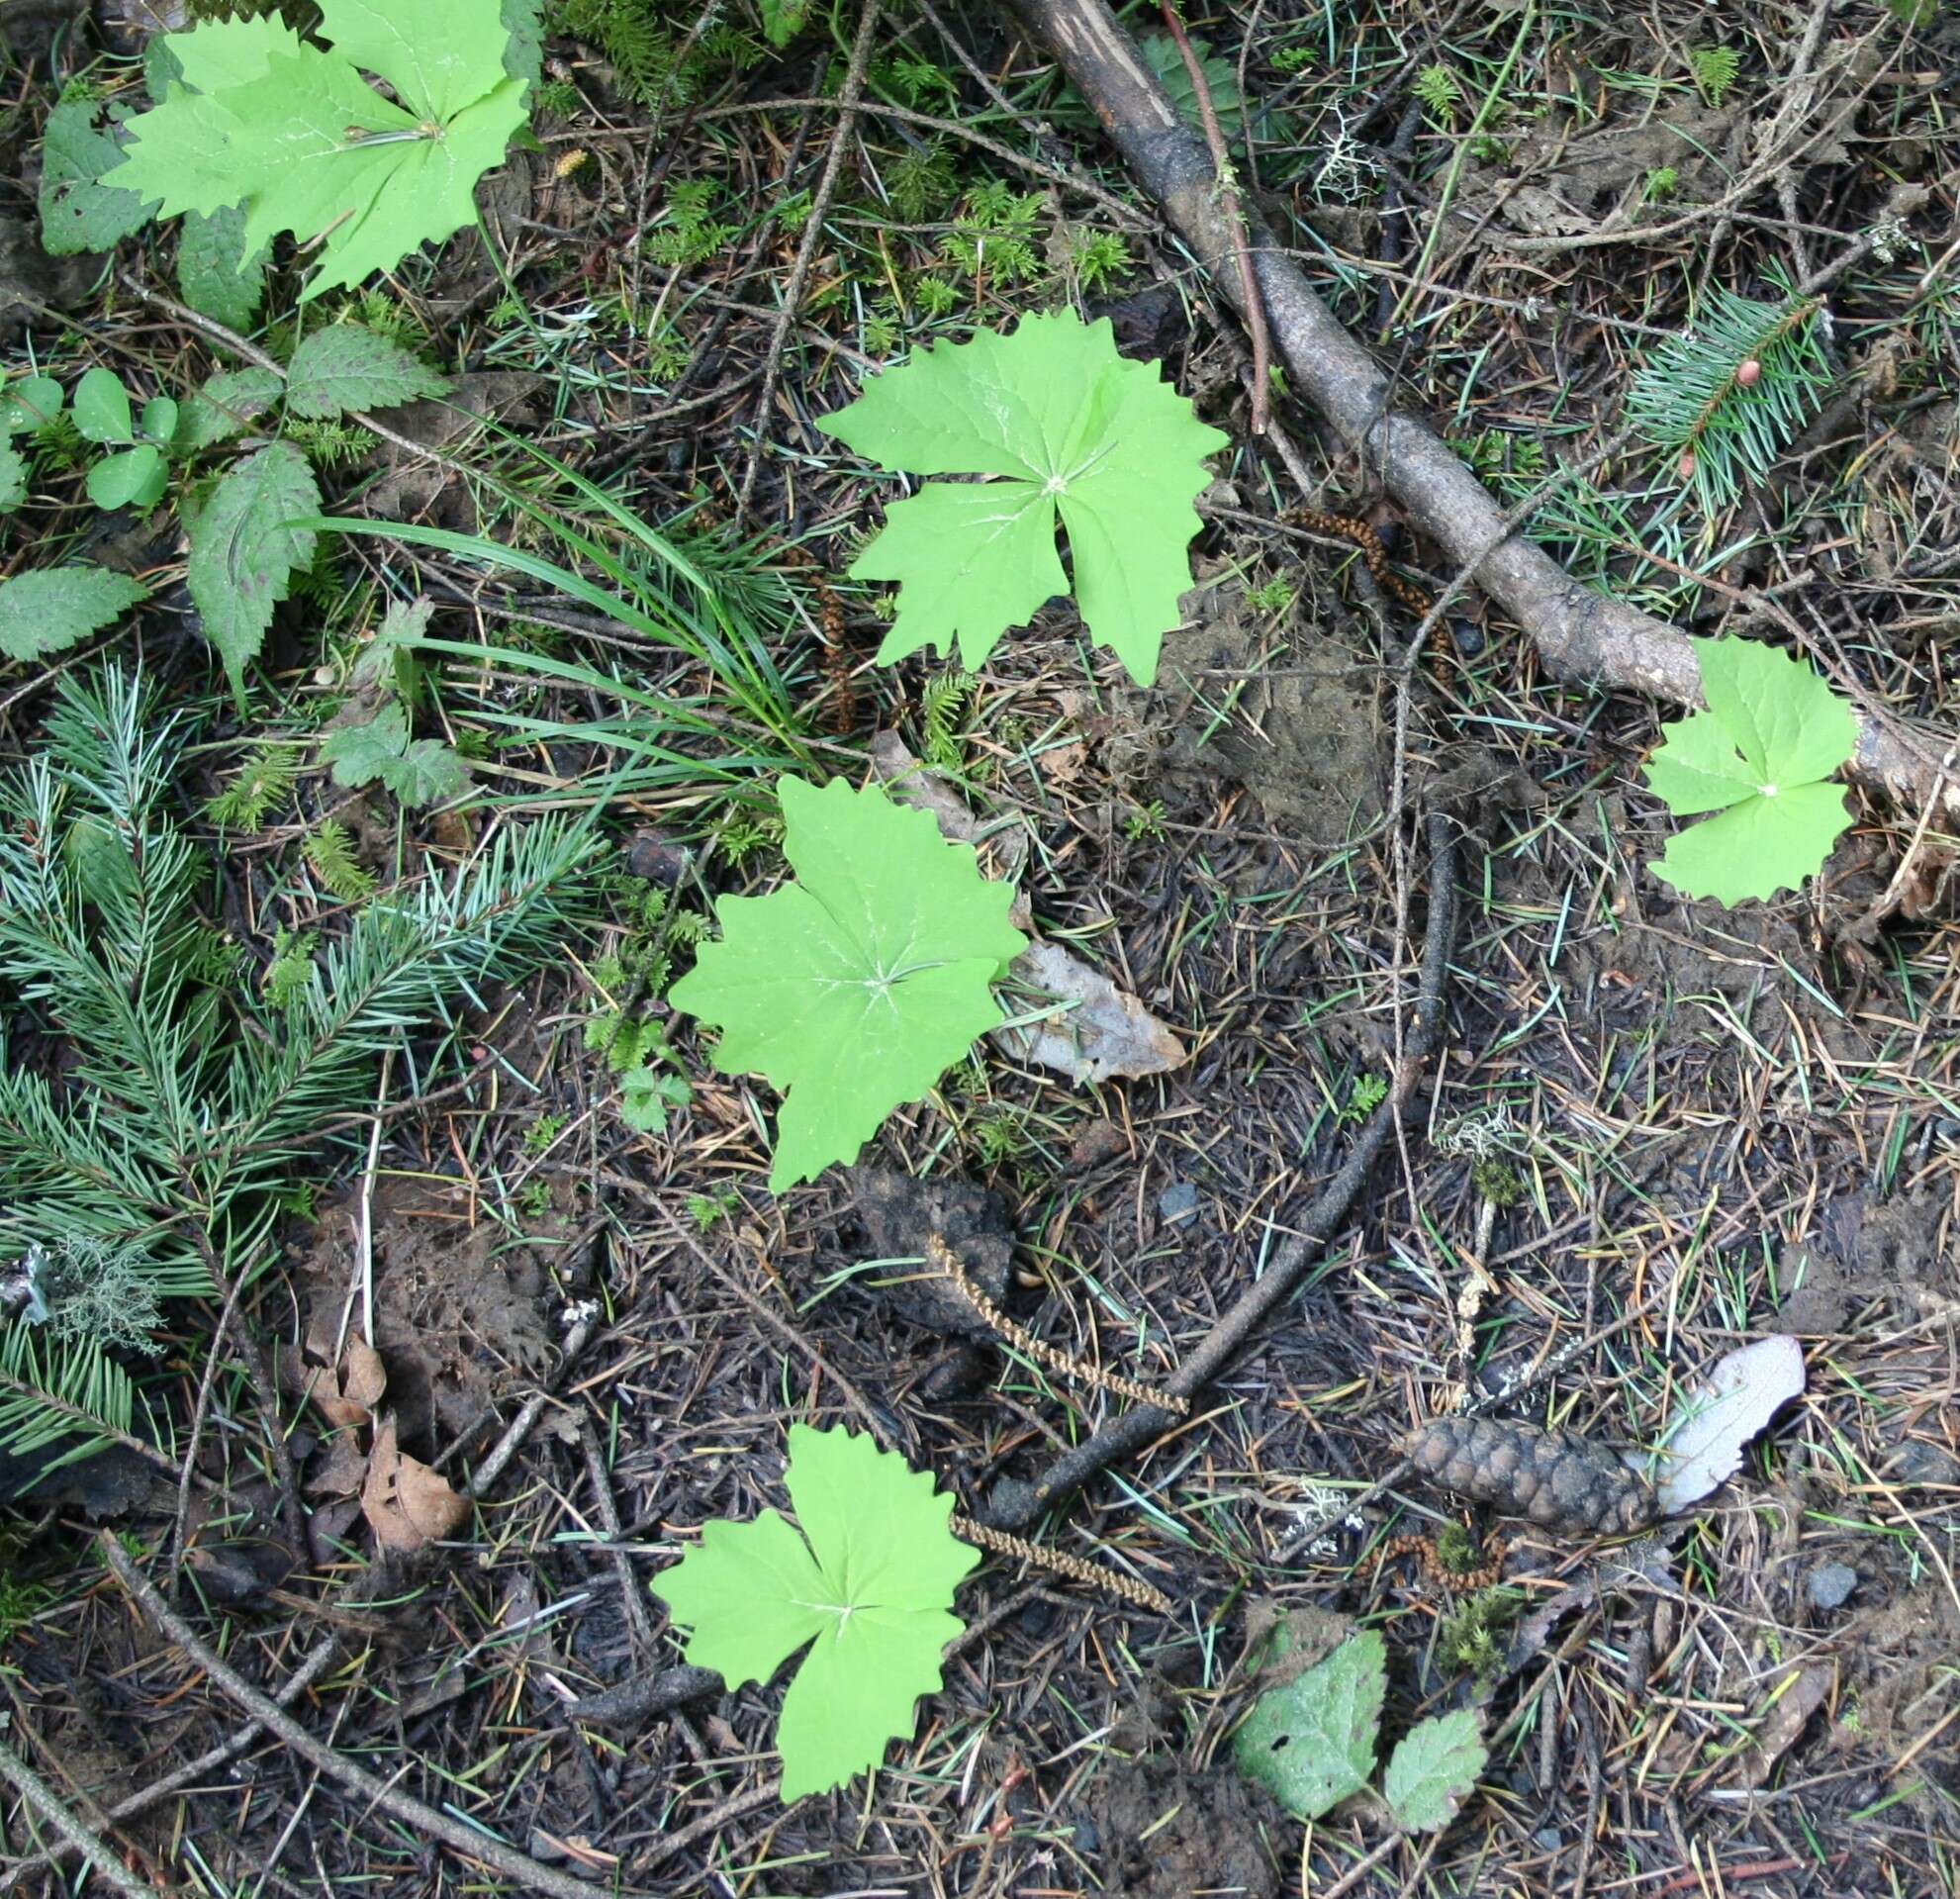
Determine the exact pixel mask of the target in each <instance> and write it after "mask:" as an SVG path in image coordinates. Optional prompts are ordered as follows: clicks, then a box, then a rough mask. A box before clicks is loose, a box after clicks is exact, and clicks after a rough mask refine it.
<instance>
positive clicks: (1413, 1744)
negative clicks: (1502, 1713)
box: [1381, 1708, 1490, 1833]
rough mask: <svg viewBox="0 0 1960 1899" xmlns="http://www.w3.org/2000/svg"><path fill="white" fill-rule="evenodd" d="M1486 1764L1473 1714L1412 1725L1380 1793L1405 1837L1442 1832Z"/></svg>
mask: <svg viewBox="0 0 1960 1899" xmlns="http://www.w3.org/2000/svg"><path fill="white" fill-rule="evenodd" d="M1489 1758H1490V1751H1489V1749H1487V1748H1486V1747H1485V1746H1484V1743H1483V1730H1482V1728H1481V1727H1480V1726H1479V1725H1478V1721H1477V1714H1476V1710H1475V1709H1473V1708H1458V1709H1457V1710H1456V1711H1455V1713H1453V1714H1445V1715H1435V1716H1432V1717H1431V1718H1430V1719H1429V1720H1427V1721H1419V1722H1417V1723H1416V1725H1415V1726H1414V1727H1413V1728H1411V1729H1410V1730H1409V1732H1408V1733H1407V1734H1405V1735H1404V1736H1403V1737H1402V1739H1401V1740H1400V1741H1399V1742H1397V1743H1396V1746H1395V1752H1394V1753H1393V1754H1392V1755H1390V1756H1389V1757H1388V1771H1387V1772H1386V1773H1385V1774H1384V1775H1383V1776H1382V1782H1381V1791H1382V1794H1383V1796H1384V1797H1385V1798H1386V1799H1387V1801H1388V1811H1389V1812H1390V1813H1391V1814H1393V1815H1394V1817H1395V1824H1396V1825H1397V1826H1398V1827H1400V1828H1401V1829H1402V1830H1403V1832H1405V1833H1431V1832H1434V1831H1435V1830H1436V1829H1437V1828H1438V1827H1447V1825H1448V1824H1449V1823H1450V1821H1452V1820H1453V1819H1455V1817H1456V1809H1457V1808H1458V1807H1460V1806H1461V1805H1462V1804H1463V1801H1464V1800H1465V1799H1466V1798H1467V1797H1468V1795H1469V1792H1470V1789H1471V1788H1472V1787H1474V1786H1475V1785H1476V1784H1477V1775H1478V1774H1480V1773H1482V1772H1483V1770H1484V1762H1485V1761H1486V1760H1488V1759H1489Z"/></svg>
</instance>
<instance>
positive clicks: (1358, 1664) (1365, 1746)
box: [1232, 1629, 1388, 1820]
mask: <svg viewBox="0 0 1960 1899" xmlns="http://www.w3.org/2000/svg"><path fill="white" fill-rule="evenodd" d="M1387 1689H1388V1651H1387V1647H1386V1645H1385V1644H1384V1643H1383V1642H1382V1639H1381V1637H1380V1635H1379V1634H1377V1633H1376V1632H1375V1631H1374V1630H1373V1629H1364V1630H1362V1632H1361V1633H1360V1634H1359V1635H1356V1636H1351V1637H1349V1639H1348V1640H1347V1641H1346V1642H1344V1643H1342V1645H1341V1646H1340V1648H1338V1649H1336V1650H1335V1652H1334V1653H1333V1654H1332V1655H1331V1656H1329V1657H1328V1658H1327V1660H1326V1661H1325V1662H1320V1663H1318V1664H1317V1665H1315V1666H1314V1667H1311V1668H1308V1669H1306V1670H1305V1671H1304V1672H1302V1673H1300V1674H1298V1675H1296V1676H1295V1677H1294V1678H1293V1679H1292V1680H1291V1681H1288V1682H1284V1683H1282V1684H1281V1685H1280V1686H1279V1687H1276V1688H1269V1689H1267V1690H1266V1692H1265V1693H1264V1694H1262V1695H1260V1698H1259V1700H1258V1701H1257V1702H1256V1703H1255V1704H1254V1707H1253V1711H1252V1713H1251V1714H1250V1715H1249V1716H1247V1718H1246V1722H1245V1725H1244V1726H1243V1727H1242V1728H1241V1729H1240V1730H1239V1733H1238V1735H1237V1737H1236V1738H1235V1740H1234V1741H1233V1744H1232V1752H1233V1757H1234V1758H1235V1759H1236V1760H1237V1761H1238V1763H1239V1770H1240V1772H1241V1773H1243V1774H1245V1775H1246V1777H1247V1778H1248V1779H1250V1780H1256V1781H1258V1782H1259V1784H1260V1786H1262V1787H1264V1788H1265V1789H1266V1791H1267V1792H1268V1793H1270V1794H1271V1795H1272V1796H1273V1797H1274V1798H1275V1799H1276V1800H1278V1802H1279V1803H1280V1805H1281V1806H1283V1807H1284V1808H1285V1809H1286V1810H1287V1812H1288V1813H1292V1814H1297V1815H1298V1816H1299V1818H1301V1819H1302V1820H1318V1819H1319V1818H1320V1817H1321V1815H1322V1814H1324V1813H1326V1812H1327V1811H1328V1810H1329V1808H1331V1807H1334V1806H1336V1805H1338V1804H1339V1803H1340V1802H1341V1801H1343V1800H1345V1799H1347V1798H1348V1796H1349V1795H1350V1794H1351V1793H1358V1792H1359V1791H1360V1790H1361V1788H1363V1787H1364V1786H1366V1785H1367V1783H1368V1775H1369V1774H1371V1773H1372V1772H1373V1771H1374V1743H1375V1734H1376V1731H1377V1730H1378V1729H1379V1728H1380V1726H1381V1702H1382V1696H1383V1695H1384V1694H1385V1693H1386V1692H1387Z"/></svg>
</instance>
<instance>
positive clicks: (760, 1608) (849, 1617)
mask: <svg viewBox="0 0 1960 1899" xmlns="http://www.w3.org/2000/svg"><path fill="white" fill-rule="evenodd" d="M784 1484H785V1487H786V1488H787V1489H788V1490H789V1492H790V1501H791V1503H792V1504H793V1506H794V1508H795V1512H796V1521H795V1523H791V1521H790V1520H789V1519H788V1518H787V1517H785V1516H783V1515H782V1514H781V1513H780V1512H779V1511H776V1510H765V1511H764V1512H763V1513H762V1515H761V1516H759V1517H757V1518H756V1519H755V1521H754V1522H753V1523H722V1522H716V1523H709V1524H707V1525H705V1526H704V1527H703V1528H702V1531H701V1538H700V1545H699V1546H698V1547H697V1548H695V1549H693V1550H691V1551H689V1553H688V1554H687V1555H686V1556H684V1557H683V1558H682V1559H681V1561H680V1562H679V1563H677V1564H676V1565H675V1566H674V1567H672V1568H671V1569H665V1570H663V1571H662V1572H661V1573H660V1574H659V1575H658V1576H656V1577H655V1578H654V1580H653V1582H652V1584H651V1587H652V1590H653V1593H654V1594H655V1595H656V1596H658V1597H659V1598H660V1600H661V1601H662V1602H664V1603H665V1604H666V1605H667V1608H668V1611H669V1613H670V1614H671V1615H672V1616H673V1618H674V1620H675V1622H676V1623H678V1624H680V1625H681V1626H682V1627H683V1628H686V1629H687V1630H689V1631H690V1634H689V1637H688V1647H687V1658H688V1661H689V1662H691V1663H692V1664H693V1665H694V1666H696V1667H700V1668H713V1669H716V1670H718V1671H719V1672H720V1674H721V1675H722V1676H723V1677H724V1678H725V1679H726V1681H727V1683H728V1685H729V1686H730V1687H731V1688H736V1687H740V1686H741V1685H742V1684H743V1683H744V1682H746V1681H767V1680H768V1679H769V1677H770V1676H771V1675H773V1674H774V1673H775V1672H776V1671H777V1669H778V1668H780V1667H781V1666H782V1665H783V1664H784V1662H787V1661H789V1660H790V1658H791V1657H792V1656H793V1655H796V1654H798V1653H802V1654H803V1660H802V1662H801V1664H800V1666H799V1667H798V1668H797V1669H796V1672H795V1676H794V1678H793V1680H792V1681H791V1683H790V1687H789V1690H788V1692H787V1693H786V1694H785V1695H784V1697H783V1715H782V1719H781V1720H780V1721H779V1722H778V1724H777V1729H776V1742H777V1746H778V1748H779V1749H780V1750H781V1751H782V1755H783V1798H784V1799H785V1800H786V1801H788V1800H797V1799H800V1798H801V1797H802V1796H803V1795H804V1794H806V1793H823V1792H826V1791H828V1790H829V1789H830V1788H832V1787H841V1786H842V1785H843V1784H844V1783H845V1782H846V1781H847V1780H849V1779H851V1778H852V1776H853V1775H855V1774H860V1773H868V1772H870V1771H871V1770H872V1769H874V1768H875V1767H877V1765H878V1764H879V1762H880V1761H881V1760H882V1759H883V1758H884V1757H885V1750H886V1746H887V1743H889V1742H890V1741H891V1740H893V1739H894V1738H896V1737H900V1736H904V1735H909V1734H910V1733H911V1732H912V1727H913V1722H914V1720H915V1718H916V1716H915V1704H916V1703H917V1701H918V1699H919V1697H920V1696H921V1695H927V1694H933V1693H935V1692H936V1691H937V1690H938V1688H939V1685H940V1657H941V1655H942V1653H943V1652H944V1650H945V1648H946V1645H947V1644H948V1643H949V1642H951V1641H952V1640H953V1639H954V1637H956V1636H957V1635H958V1634H959V1633H960V1631H961V1629H962V1627H963V1626H964V1625H963V1624H962V1623H961V1621H960V1619H959V1618H958V1617H957V1616H955V1615H954V1614H953V1613H952V1608H953V1594H954V1591H955V1590H956V1589H957V1588H958V1587H959V1585H960V1581H961V1579H962V1578H963V1577H964V1576H965V1575H966V1574H967V1572H968V1571H969V1570H970V1569H971V1568H973V1567H974V1566H975V1564H977V1563H978V1562H979V1561H980V1552H979V1551H978V1550H976V1549H973V1548H971V1547H970V1546H968V1545H967V1544H964V1543H962V1542H961V1541H960V1540H959V1539H958V1538H957V1537H955V1536H954V1534H953V1531H952V1528H951V1518H952V1515H953V1499H952V1498H951V1497H950V1496H945V1495H942V1494H941V1493H940V1492H938V1491H937V1490H935V1489H934V1487H933V1482H932V1477H931V1476H930V1474H928V1473H927V1472H922V1471H913V1470H911V1469H910V1468H909V1467H908V1466H907V1465H906V1463H905V1461H904V1459H903V1458H901V1457H899V1456H897V1455H896V1454H895V1453H893V1452H889V1451H881V1450H880V1449H879V1448H878V1446H877V1445H875V1444H874V1443H873V1442H872V1441H871V1439H870V1438H868V1437H858V1436H855V1435H853V1434H852V1433H851V1432H849V1431H844V1430H829V1431H819V1430H814V1429H812V1428H811V1427H810V1426H809V1425H806V1424H794V1425H792V1426H791V1427H790V1463H789V1469H788V1470H787V1471H786V1472H784Z"/></svg>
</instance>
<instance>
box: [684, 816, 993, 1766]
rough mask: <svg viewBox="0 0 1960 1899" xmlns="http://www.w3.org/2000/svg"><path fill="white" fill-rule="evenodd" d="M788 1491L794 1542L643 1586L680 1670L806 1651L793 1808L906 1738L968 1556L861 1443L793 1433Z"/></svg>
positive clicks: (929, 1503)
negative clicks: (656, 1603)
mask: <svg viewBox="0 0 1960 1899" xmlns="http://www.w3.org/2000/svg"><path fill="white" fill-rule="evenodd" d="M927 821H928V822H930V819H928V820H927ZM784 1481H785V1483H786V1485H787V1486H788V1488H789V1492H790V1501H791V1502H792V1503H793V1505H794V1506H795V1511H796V1525H800V1526H801V1534H800V1535H799V1534H798V1533H797V1528H796V1526H795V1525H792V1524H791V1523H790V1521H789V1519H788V1518H786V1517H784V1516H781V1515H779V1514H778V1513H777V1512H776V1511H774V1510H765V1511H764V1512H763V1513H762V1515H761V1516H759V1517H757V1518H756V1520H755V1521H754V1522H753V1523H710V1524H707V1525H706V1526H705V1527H704V1528H703V1529H702V1531H701V1540H700V1548H699V1549H696V1550H692V1551H690V1552H689V1553H688V1555H686V1556H685V1557H683V1558H682V1559H681V1561H680V1562H679V1563H678V1564H676V1565H675V1566H674V1567H673V1568H671V1569H667V1570H664V1571H662V1573H661V1574H660V1575H658V1576H657V1577H655V1578H654V1581H653V1584H652V1589H653V1593H654V1594H655V1595H656V1596H658V1597H659V1598H660V1600H661V1601H662V1602H664V1603H666V1605H667V1607H668V1611H669V1613H670V1614H671V1615H672V1616H673V1618H674V1620H675V1621H676V1622H677V1623H679V1624H682V1625H684V1626H686V1627H687V1628H689V1629H691V1630H692V1631H693V1634H692V1635H691V1636H690V1637H689V1639H688V1651H687V1655H688V1661H689V1662H691V1663H693V1664H694V1665H695V1666H696V1667H700V1668H713V1669H716V1670H717V1671H718V1672H719V1673H720V1674H721V1675H722V1676H723V1677H724V1678H725V1679H726V1681H727V1682H728V1685H729V1686H730V1687H731V1688H733V1687H739V1686H741V1684H742V1683H743V1682H745V1681H767V1680H768V1679H769V1678H770V1676H771V1675H773V1674H774V1673H775V1672H776V1670H777V1669H778V1668H780V1667H781V1666H782V1665H783V1663H784V1662H787V1661H788V1660H789V1659H790V1658H791V1657H792V1656H793V1655H794V1654H795V1653H796V1652H797V1651H798V1650H799V1649H803V1648H805V1647H807V1648H808V1650H809V1653H808V1655H806V1656H805V1657H804V1659H803V1662H802V1665H801V1666H800V1667H799V1668H798V1669H797V1670H796V1675H795V1679H794V1680H793V1681H792V1682H791V1683H790V1687H789V1692H788V1693H787V1694H785V1696H784V1697H783V1718H782V1720H781V1721H780V1722H779V1723H778V1724H777V1730H776V1744H777V1747H778V1748H779V1750H780V1751H781V1753H782V1756H783V1798H784V1799H785V1800H795V1799H799V1798H800V1797H801V1796H802V1795H804V1794H806V1793H823V1792H825V1791H827V1790H828V1789H829V1788H831V1787H838V1786H842V1785H843V1784H844V1782H845V1781H847V1780H849V1779H850V1778H851V1777H852V1775H854V1774H859V1773H866V1772H869V1771H870V1770H871V1769H873V1768H875V1767H876V1766H877V1765H878V1764H879V1762H880V1761H881V1760H882V1759H883V1758H884V1757H885V1749H886V1744H887V1742H889V1741H891V1740H892V1739H893V1738H894V1737H898V1736H903V1735H909V1734H910V1733H911V1732H912V1725H913V1720H914V1704H915V1703H916V1702H917V1700H918V1698H919V1697H920V1696H921V1695H926V1694H932V1693H934V1692H935V1691H936V1690H937V1689H938V1687H939V1683H940V1656H941V1653H942V1652H943V1651H944V1649H945V1647H946V1645H947V1644H948V1643H949V1642H951V1641H952V1640H953V1638H954V1637H955V1636H957V1635H958V1634H959V1633H960V1630H961V1628H962V1626H963V1625H962V1623H961V1622H960V1619H959V1618H958V1617H957V1616H955V1615H954V1614H952V1613H951V1610H952V1605H953V1592H954V1590H955V1589H956V1588H957V1587H958V1586H959V1584H960V1580H961V1578H962V1577H963V1576H965V1575H966V1573H967V1572H968V1570H970V1569H971V1568H972V1567H974V1565H975V1564H976V1563H978V1562H979V1561H980V1552H979V1551H978V1550H975V1549H972V1548H970V1547H969V1546H968V1545H966V1544H964V1543H962V1542H960V1541H959V1539H958V1538H956V1537H955V1536H954V1535H953V1532H952V1530H951V1529H950V1528H949V1524H948V1520H949V1519H950V1518H951V1516H952V1514H953V1499H952V1498H951V1497H950V1496H942V1495H940V1494H939V1493H938V1492H937V1491H936V1490H934V1488H933V1483H932V1478H931V1476H930V1474H928V1473H927V1472H922V1471H913V1470H911V1469H909V1468H908V1467H907V1465H906V1463H905V1461H904V1459H903V1458H901V1457H898V1456H896V1455H894V1454H893V1453H891V1452H888V1451H881V1450H880V1449H879V1448H878V1447H877V1445H875V1444H874V1443H873V1442H872V1441H871V1439H870V1438H867V1437H855V1436H853V1435H852V1434H851V1433H850V1432H849V1431H843V1430H831V1431H818V1430H814V1429H812V1428H811V1427H810V1426H808V1425H804V1424H796V1425H792V1426H791V1427H790V1467H789V1470H788V1472H786V1473H785V1477H784Z"/></svg>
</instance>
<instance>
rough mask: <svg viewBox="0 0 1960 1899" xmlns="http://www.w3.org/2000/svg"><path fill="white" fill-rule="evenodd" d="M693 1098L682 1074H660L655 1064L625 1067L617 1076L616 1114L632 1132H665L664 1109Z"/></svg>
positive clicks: (683, 1104) (682, 1105) (683, 1103)
mask: <svg viewBox="0 0 1960 1899" xmlns="http://www.w3.org/2000/svg"><path fill="white" fill-rule="evenodd" d="M694 1098H695V1092H694V1090H693V1089H691V1088H690V1087H689V1086H688V1078H687V1077H686V1076H685V1075H663V1074H662V1073H661V1072H660V1070H659V1069H657V1068H629V1069H628V1070H627V1071H626V1072H625V1074H624V1075H622V1076H620V1078H619V1118H620V1120H622V1121H624V1122H625V1124H626V1125H627V1126H628V1127H629V1128H631V1129H632V1130H633V1132H634V1133H635V1134H665V1133H666V1132H667V1110H668V1109H669V1108H671V1107H672V1108H680V1107H686V1106H687V1105H688V1103H689V1102H690V1101H692V1100H693V1099H694Z"/></svg>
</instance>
